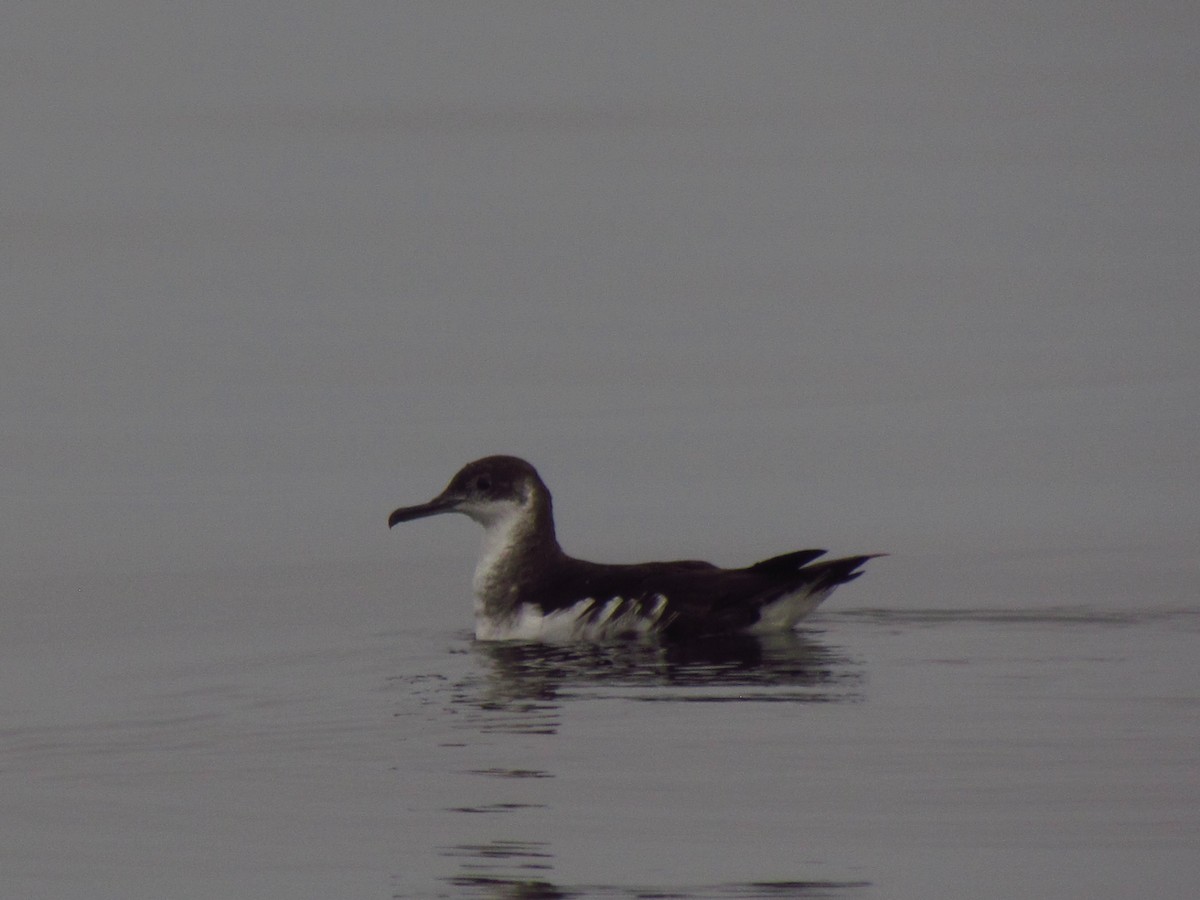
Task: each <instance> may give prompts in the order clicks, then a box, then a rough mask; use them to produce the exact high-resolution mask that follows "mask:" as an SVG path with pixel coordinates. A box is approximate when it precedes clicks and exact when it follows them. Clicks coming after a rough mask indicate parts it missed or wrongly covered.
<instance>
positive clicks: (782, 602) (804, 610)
mask: <svg viewBox="0 0 1200 900" xmlns="http://www.w3.org/2000/svg"><path fill="white" fill-rule="evenodd" d="M832 593H833V588H828V589H827V590H824V591H817V592H816V593H812V592H810V591H808V590H807V589H805V590H800V591H797V592H796V593H794V594H784V595H783V596H782V597H780V598H779V599H778V600H776V601H774V602H773V603H768V604H766V605H765V606H764V607H763V608H762V611H761V612H760V613H759V618H758V621H757V622H755V623H754V625H753V626H751V627H750V628H747V629H746V633H747V634H778V633H779V632H781V631H788V630H789V629H791V628H794V627H795V626H796V623H797V622H799V621H800V620H801V619H803V618H804V617H805V616H807V615H808V614H809V613H811V612H812V611H813V610H814V609H816V608H817V607H818V606H820V605H821V602H822V601H823V600H824V599H825V598H826V597H828V596H829V595H830V594H832Z"/></svg>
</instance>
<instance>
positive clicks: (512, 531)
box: [473, 486, 564, 614]
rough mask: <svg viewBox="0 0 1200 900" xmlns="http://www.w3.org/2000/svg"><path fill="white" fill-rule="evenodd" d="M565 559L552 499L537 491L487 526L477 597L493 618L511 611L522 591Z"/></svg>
mask: <svg viewBox="0 0 1200 900" xmlns="http://www.w3.org/2000/svg"><path fill="white" fill-rule="evenodd" d="M538 487H539V488H540V486H538ZM563 558H564V554H563V551H562V548H561V547H559V545H558V540H557V538H556V537H555V534H554V514H553V511H552V509H551V503H550V495H549V493H548V492H547V491H545V490H544V489H535V490H533V491H531V493H530V495H529V497H528V499H527V500H526V502H525V503H523V504H521V505H520V506H514V507H513V508H511V509H510V510H508V511H506V512H505V513H504V514H502V515H498V516H496V517H495V518H493V519H492V520H491V521H489V522H487V523H486V524H485V525H484V532H483V547H482V549H481V552H480V555H479V563H478V565H476V567H475V578H474V583H473V587H474V589H475V594H476V596H477V597H478V598H479V600H480V601H481V602H482V604H483V606H484V608H485V610H487V611H488V612H489V613H491V614H496V613H498V612H501V611H506V610H511V609H512V608H513V607H515V605H516V604H517V603H518V602H520V599H521V594H522V589H523V588H527V587H528V586H529V585H530V584H531V583H532V582H533V581H535V580H536V579H537V578H538V577H539V576H540V575H542V574H543V573H545V572H546V571H548V570H549V569H551V568H553V567H554V565H555V564H556V563H558V562H559V561H560V560H562V559H563Z"/></svg>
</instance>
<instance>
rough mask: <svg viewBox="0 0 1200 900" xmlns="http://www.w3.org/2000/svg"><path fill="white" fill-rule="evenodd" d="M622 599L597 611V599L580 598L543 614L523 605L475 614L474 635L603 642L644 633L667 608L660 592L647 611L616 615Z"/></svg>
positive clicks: (491, 638)
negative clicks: (503, 612)
mask: <svg viewBox="0 0 1200 900" xmlns="http://www.w3.org/2000/svg"><path fill="white" fill-rule="evenodd" d="M621 603H622V600H621V598H620V597H614V598H613V599H612V600H609V601H608V602H606V603H605V604H604V606H603V608H602V609H601V610H600V611H599V612H598V613H593V611H594V610H595V608H596V601H595V600H593V599H592V598H590V597H589V598H588V599H586V600H580V601H579V602H578V603H576V604H575V605H573V606H569V607H567V608H566V609H559V610H555V611H554V612H551V613H544V612H542V610H541V609H540V608H538V607H536V606H531V605H529V604H522V605H521V606H520V607H519V608H518V609H517V611H516V612H515V613H514V614H513V615H512V616H509V617H505V618H504V619H500V620H498V619H493V618H490V617H488V616H485V615H482V614H481V613H480V612H479V610H477V611H476V617H475V638H476V640H480V641H548V642H550V643H563V642H568V641H603V640H608V639H611V638H616V637H628V636H630V635H645V634H649V633H650V632H652V631H654V629H655V628H656V627H657V625H658V623H659V620H660V619H661V618H662V615H663V613H664V612H665V611H666V609H667V598H666V597H663V596H662V595H661V594H660V595H659V596H658V597H657V598H656V599H655V601H654V605H653V606H652V607H650V609H649V610H646V611H642V610H639V609H637V608H636V607H635V608H632V609H626V610H625V611H624V612H622V613H620V614H619V615H618V614H617V610H618V609H619V608H620V606H621Z"/></svg>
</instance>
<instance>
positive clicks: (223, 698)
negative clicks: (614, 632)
mask: <svg viewBox="0 0 1200 900" xmlns="http://www.w3.org/2000/svg"><path fill="white" fill-rule="evenodd" d="M845 593H847V594H848V591H847V592H845ZM1198 632H1200V616H1198V615H1197V614H1196V613H1195V612H1186V611H1172V610H1170V609H1160V610H1150V611H1144V612H1135V611H1131V610H1130V611H1108V612H1095V611H1088V610H1085V609H1080V608H1076V607H1062V608H1050V609H1041V610H1033V609H1029V610H1021V609H1003V610H1000V609H997V610H986V609H982V610H981V609H974V610H953V609H949V610H948V609H930V610H925V611H922V610H910V611H906V612H896V611H889V610H872V609H862V608H859V609H854V608H850V609H846V610H843V611H840V612H839V611H836V610H834V609H831V610H830V611H829V612H827V613H825V614H823V615H822V616H821V617H820V618H818V619H815V620H814V621H813V623H812V625H811V627H810V628H808V629H806V630H804V631H801V632H799V633H798V634H796V635H794V636H787V637H781V638H779V639H775V640H769V641H768V640H755V639H746V640H736V641H712V642H707V643H699V644H692V645H687V646H658V645H654V644H640V643H634V644H617V645H611V646H571V647H567V646H561V647H548V646H542V645H535V644H519V643H518V644H495V645H488V644H480V643H476V642H474V641H473V640H472V639H471V638H470V636H469V634H468V633H467V632H466V631H457V630H454V629H453V628H449V629H445V630H432V631H430V630H424V631H403V630H401V631H394V632H378V631H376V632H366V631H362V630H357V629H356V628H350V629H338V628H336V627H327V628H325V629H317V630H313V631H310V632H295V631H293V633H291V634H290V635H288V634H280V635H279V637H280V638H281V644H280V646H279V647H277V649H276V650H275V651H272V652H271V653H269V654H265V653H263V652H262V651H261V650H260V649H255V648H256V647H258V646H259V645H260V644H261V642H262V635H261V634H260V635H245V634H242V635H238V634H235V633H232V632H229V631H224V630H222V629H220V628H214V629H213V630H212V631H211V632H209V633H208V634H207V636H205V635H203V634H202V635H201V636H200V637H198V638H197V637H196V636H195V635H194V634H193V635H192V636H191V637H188V638H184V636H182V635H175V636H174V638H172V636H171V634H170V633H169V632H167V631H158V632H156V633H154V634H147V635H142V636H132V637H129V638H127V639H124V640H122V641H121V642H117V643H113V642H103V641H101V642H97V641H95V640H88V639H87V638H86V637H85V636H82V635H81V636H79V638H78V640H77V641H76V642H75V643H74V645H73V646H74V649H75V651H76V652H75V653H74V654H68V658H64V659H63V660H62V664H61V666H59V667H57V675H56V679H57V680H56V681H55V682H54V683H50V684H46V683H44V679H45V676H46V675H47V674H48V673H49V672H51V671H52V670H50V669H48V667H47V666H46V665H45V660H44V659H42V658H40V657H39V654H38V653H37V652H34V651H29V652H25V653H16V654H15V655H12V654H10V655H9V656H8V657H7V658H6V659H5V661H4V671H5V674H6V683H7V684H8V685H9V686H10V687H9V691H8V693H7V697H8V700H7V701H6V705H5V709H4V726H3V728H2V729H0V758H2V759H3V760H4V768H3V772H2V773H0V779H2V781H0V789H2V790H3V792H4V794H5V798H6V802H5V809H6V812H5V816H4V827H3V837H4V841H5V848H6V849H5V863H4V870H5V871H4V880H5V884H6V886H7V887H8V889H10V890H12V891H15V892H16V893H14V894H12V895H13V896H18V895H19V896H24V897H37V896H47V897H49V896H55V897H84V896H88V897H118V896H120V897H141V896H156V895H157V896H172V897H210V896H212V897H215V896H251V895H253V896H263V897H322V896H325V897H327V896H354V897H414V898H416V897H439V896H440V897H559V896H561V897H572V896H578V897H626V896H628V897H665V896H672V897H852V898H857V897H923V896H930V895H933V894H939V893H940V894H941V895H943V896H977V897H978V896H982V897H1011V896H1048V897H1049V896H1053V897H1073V896H1079V897H1084V896H1087V897H1121V896H1134V895H1146V894H1147V893H1149V894H1153V895H1154V896H1162V897H1167V896H1170V897H1184V896H1188V895H1189V893H1190V890H1191V886H1192V885H1194V884H1195V883H1196V882H1195V880H1196V878H1197V877H1200V862H1198V860H1200V856H1198V855H1197V853H1196V850H1197V842H1198V840H1200V770H1198V768H1197V764H1198V757H1197V752H1196V747H1197V746H1200V715H1198V713H1200V700H1198V699H1197V695H1196V692H1195V683H1196V679H1195V675H1196V668H1197V663H1196V661H1195V660H1196V654H1195V647H1196V639H1197V634H1198ZM151 644H152V645H153V646H154V647H155V648H156V649H154V650H151V649H150V645H151ZM36 679H41V680H42V681H43V683H40V684H37V685H36V686H35V685H34V684H33V682H34V680H36ZM35 698H36V702H35Z"/></svg>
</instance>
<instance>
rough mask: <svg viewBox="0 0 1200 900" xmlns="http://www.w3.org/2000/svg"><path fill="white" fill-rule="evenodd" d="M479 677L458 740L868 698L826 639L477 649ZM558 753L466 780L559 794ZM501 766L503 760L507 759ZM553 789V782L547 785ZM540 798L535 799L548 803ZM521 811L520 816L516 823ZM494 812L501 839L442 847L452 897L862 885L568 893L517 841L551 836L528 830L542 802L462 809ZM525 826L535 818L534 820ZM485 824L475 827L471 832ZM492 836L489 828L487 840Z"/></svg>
mask: <svg viewBox="0 0 1200 900" xmlns="http://www.w3.org/2000/svg"><path fill="white" fill-rule="evenodd" d="M464 652H466V653H469V654H470V655H471V656H472V657H474V659H475V660H476V661H477V663H478V665H476V666H474V667H473V669H474V672H473V673H472V674H470V675H469V676H467V677H465V678H463V679H461V680H460V681H459V682H458V683H457V684H455V685H454V686H453V687H452V688H451V701H450V702H451V706H452V708H453V709H454V711H455V712H456V713H457V715H456V716H455V719H456V721H455V725H454V727H455V729H456V730H462V729H466V730H469V731H471V732H474V733H475V734H477V735H501V734H510V735H524V736H528V735H546V736H552V735H557V734H558V732H559V729H560V726H561V725H562V723H563V719H564V718H565V717H568V716H571V715H572V714H573V713H583V710H582V709H581V708H579V704H587V703H589V702H590V701H608V702H610V703H611V702H614V701H615V702H633V703H638V704H641V703H675V704H679V703H793V704H811V703H818V704H819V703H841V702H855V701H857V700H860V699H861V697H862V694H861V690H862V685H863V681H864V675H863V670H862V666H861V664H859V663H857V662H855V661H854V660H852V659H850V658H849V657H848V656H847V655H846V654H845V653H844V652H842V651H841V650H839V649H837V648H833V647H830V646H829V645H827V644H825V643H824V642H823V641H822V639H821V635H820V633H819V632H801V633H788V634H781V635H772V636H769V637H755V636H734V637H721V638H712V639H708V640H703V641H696V640H692V641H688V642H686V643H669V642H663V643H659V642H654V641H628V642H621V643H610V644H587V643H578V644H562V645H553V644H544V643H525V642H501V643H494V642H478V641H477V642H473V643H472V644H471V645H470V648H469V650H465V651H464ZM554 758H555V754H554V753H553V752H552V751H551V752H548V753H547V754H545V755H544V756H541V757H538V758H537V759H536V760H535V759H527V760H526V764H525V767H524V768H521V769H510V768H507V767H506V766H503V765H500V766H492V765H490V764H489V765H486V766H481V767H479V768H475V769H472V770H470V774H472V775H476V776H484V777H488V778H499V779H505V780H506V783H508V784H511V785H512V786H513V787H514V788H516V787H517V786H518V785H520V786H521V787H520V789H519V790H518V791H517V793H518V794H523V793H524V792H525V788H526V787H528V788H533V787H534V786H535V785H537V784H539V783H540V784H547V785H552V784H553V779H554V778H555V777H556V775H555V773H554V772H552V771H547V769H549V768H553V760H554ZM505 761H506V762H507V761H508V760H505ZM545 779H550V781H545ZM553 797H554V793H553V789H551V792H550V793H548V794H547V793H546V792H545V791H541V792H535V794H534V796H531V797H528V798H525V799H529V800H533V799H538V800H543V801H544V800H547V799H550V800H551V802H553V801H552V798H553ZM518 808H519V809H521V810H524V811H525V812H524V813H523V814H522V816H519V817H517V818H515V819H514V818H513V817H512V816H511V815H510V814H511V813H513V812H515V811H517V810H518ZM454 811H456V812H458V811H462V812H480V811H487V812H491V813H498V814H499V817H498V818H497V819H496V821H497V824H500V823H501V822H503V828H502V832H503V837H500V836H499V835H497V836H496V837H495V838H494V839H492V840H485V841H479V840H478V837H476V839H475V840H473V841H470V842H463V843H459V844H455V845H452V846H447V847H444V848H443V850H442V855H443V856H444V857H446V858H447V859H453V860H454V861H455V866H456V868H457V870H458V871H457V872H456V874H455V875H453V876H452V877H450V878H448V879H446V881H447V883H448V885H449V886H450V887H451V888H452V889H453V890H454V891H455V894H454V895H455V896H467V897H482V898H496V900H499V898H505V900H510V898H511V900H524V898H528V900H542V898H559V897H562V898H566V897H652V896H672V897H681V898H717V897H721V898H782V897H797V898H808V900H814V898H824V897H830V898H834V897H836V898H848V897H850V898H852V897H857V896H861V892H862V891H864V890H865V889H866V888H867V887H868V884H867V883H865V882H859V881H845V882H838V881H826V880H812V881H806V880H795V881H780V882H776V881H763V882H750V883H742V884H718V885H686V884H684V885H670V886H666V885H657V886H639V887H628V886H618V885H596V884H593V885H567V884H562V883H560V882H559V881H558V880H556V879H555V878H554V869H555V862H554V858H555V853H554V849H553V847H552V846H551V845H550V844H549V843H546V842H544V841H540V840H522V839H519V838H518V837H517V836H518V835H520V834H521V833H522V831H525V829H524V828H521V827H519V826H520V825H521V824H524V825H525V826H527V827H528V828H529V830H528V831H525V833H526V834H530V835H532V834H534V833H539V834H543V835H544V833H545V829H543V828H538V827H533V826H534V823H535V822H537V821H539V820H541V819H543V818H544V817H545V816H551V817H553V815H554V814H555V813H554V811H553V809H552V808H551V807H550V806H547V805H546V804H544V803H540V802H539V803H523V804H509V805H508V806H507V807H506V808H504V809H501V808H499V807H498V806H496V805H492V806H488V807H487V808H486V809H484V808H483V807H478V806H472V807H470V808H467V807H455V808H454ZM525 816H533V817H534V819H532V820H530V819H527V818H524V817H525ZM487 818H489V817H480V816H473V817H472V820H473V821H474V822H476V823H478V822H480V821H481V819H483V820H486V819H487ZM488 830H490V829H488Z"/></svg>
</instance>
